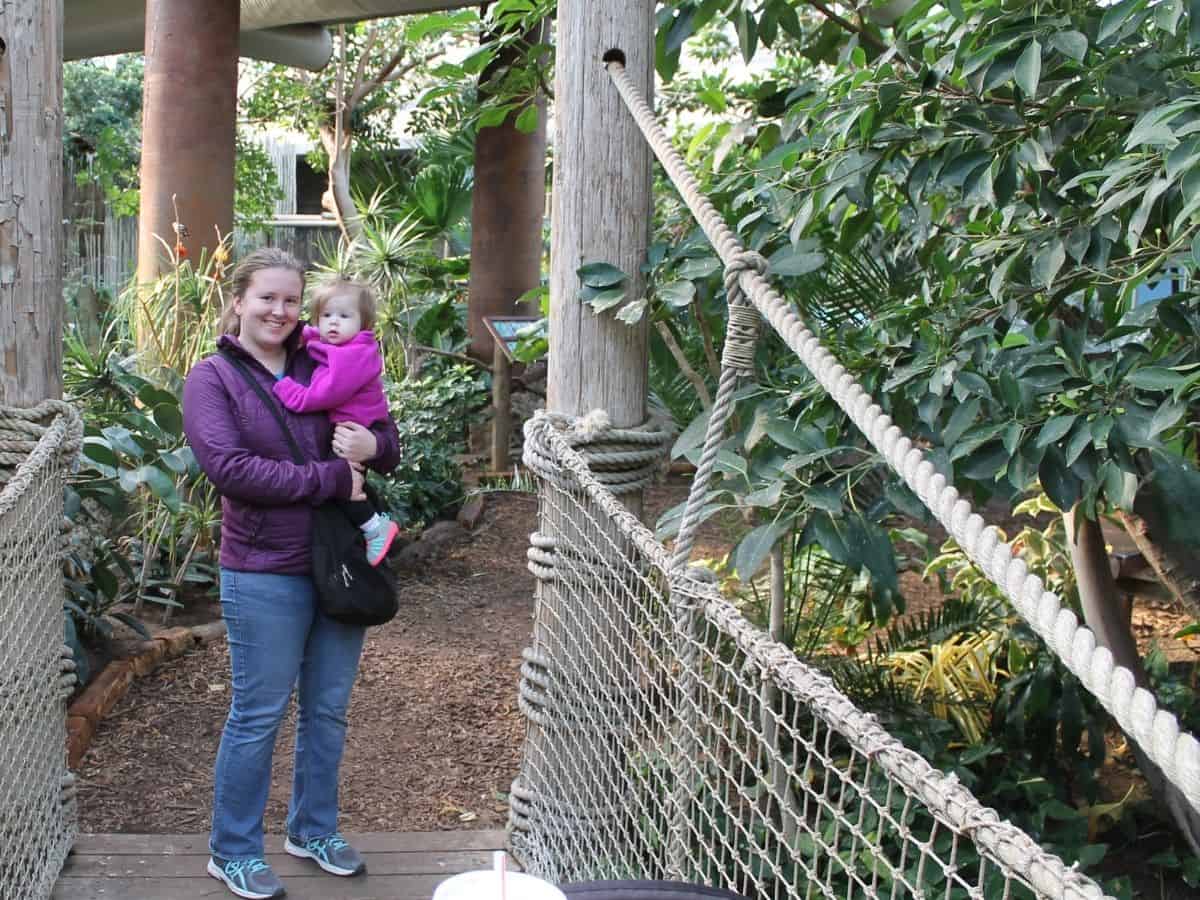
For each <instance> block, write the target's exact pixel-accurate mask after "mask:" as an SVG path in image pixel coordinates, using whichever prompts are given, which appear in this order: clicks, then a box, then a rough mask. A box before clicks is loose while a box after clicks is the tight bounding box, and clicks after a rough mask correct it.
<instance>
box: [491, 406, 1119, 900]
mask: <svg viewBox="0 0 1200 900" xmlns="http://www.w3.org/2000/svg"><path fill="white" fill-rule="evenodd" d="M604 438H605V435H603V434H600V435H597V437H596V440H597V441H598V442H602V441H603V440H604ZM526 447H527V449H526V457H525V458H526V462H527V464H529V465H530V467H531V468H532V469H533V470H534V471H535V472H536V473H537V475H538V476H539V479H540V482H541V491H540V494H539V503H540V519H539V522H540V524H539V529H540V530H539V531H538V532H537V533H536V534H535V535H534V539H533V547H532V549H531V550H530V569H531V570H532V571H533V572H534V574H535V575H536V576H537V578H538V588H537V593H536V598H537V610H536V620H535V621H536V624H535V629H534V640H533V645H532V646H531V647H530V648H528V649H527V650H526V651H525V654H524V664H523V666H522V681H521V694H520V705H521V709H522V711H523V712H524V714H525V715H526V717H527V719H528V733H527V737H526V744H525V750H524V756H523V761H522V768H521V774H520V776H519V777H518V779H517V781H516V782H515V783H514V784H513V787H512V794H511V817H510V830H511V839H512V847H513V850H514V852H515V853H516V855H517V856H518V858H519V859H520V860H521V862H522V864H523V865H524V866H525V867H526V868H527V870H528V871H530V872H533V873H535V874H537V875H539V876H541V877H544V878H547V879H549V880H551V881H554V882H557V883H564V882H571V881H580V880H590V879H596V878H653V879H671V880H683V881H688V882H692V883H705V884H712V885H717V886H721V887H726V888H728V889H731V890H734V891H737V892H739V893H741V894H744V895H746V896H752V897H772V898H815V897H823V898H828V900H848V898H853V897H864V898H865V897H889V898H890V897H944V898H988V900H992V898H1010V897H1011V898H1026V897H1039V898H1041V897H1045V898H1077V900H1082V898H1092V900H1095V898H1100V897H1103V896H1104V894H1103V892H1102V891H1101V890H1100V888H1099V887H1097V886H1096V885H1095V884H1094V883H1093V882H1092V881H1091V880H1090V879H1088V878H1087V877H1086V876H1084V875H1082V874H1081V873H1079V872H1076V871H1074V870H1073V869H1071V868H1069V867H1067V866H1066V865H1065V864H1064V863H1063V862H1062V861H1061V860H1059V859H1058V858H1057V857H1055V856H1053V855H1051V854H1049V853H1046V852H1045V851H1044V850H1042V849H1041V848H1040V847H1039V846H1038V845H1037V844H1036V843H1035V842H1034V841H1033V840H1032V839H1031V838H1030V837H1029V836H1028V835H1026V834H1025V833H1024V832H1022V831H1021V830H1020V829H1018V828H1016V827H1015V826H1013V825H1011V824H1009V823H1007V822H1005V821H1003V820H1002V819H1001V818H1000V816H999V815H998V814H997V813H996V812H995V811H993V810H991V809H988V808H987V807H984V806H983V805H982V804H980V803H979V802H978V801H977V800H976V799H975V798H974V797H973V796H972V795H971V793H970V792H969V791H968V790H966V789H965V788H964V787H963V786H962V785H960V784H959V783H958V781H957V779H955V778H954V777H953V776H951V775H945V774H943V773H941V772H939V771H937V770H935V769H933V768H932V767H930V765H929V764H928V763H927V762H926V761H925V760H924V759H923V758H922V757H921V756H920V755H918V754H917V753H915V752H913V751H911V750H908V749H906V748H905V747H904V746H903V745H902V744H901V743H900V742H899V741H897V740H896V739H894V738H892V737H891V736H889V735H888V733H887V732H886V731H885V730H884V729H883V728H882V727H881V726H880V725H878V724H877V723H876V721H875V720H874V718H873V717H872V716H870V715H868V714H866V713H864V712H862V711H860V710H858V709H857V708H856V707H855V706H854V704H853V703H852V702H851V701H850V700H849V699H848V698H846V697H845V696H844V695H843V694H842V693H841V692H840V691H838V690H837V688H835V687H834V685H833V684H832V683H831V682H830V680H829V679H828V678H827V677H826V676H824V675H822V674H821V673H819V672H817V671H816V670H814V669H811V668H809V667H808V666H806V665H804V664H803V663H801V662H800V661H799V660H798V659H797V658H796V656H795V654H794V653H793V652H792V651H791V650H790V649H789V648H787V647H786V646H784V645H782V644H780V643H777V642H775V641H773V640H771V639H770V638H769V637H768V636H767V635H766V634H764V633H763V632H762V631H761V630H760V629H759V628H757V627H756V626H755V625H753V624H752V623H750V622H749V621H748V620H746V619H745V618H744V617H743V616H742V615H741V613H739V612H738V611H737V609H735V608H734V607H733V606H732V605H731V604H730V603H729V602H728V601H726V600H725V599H723V598H722V597H721V595H720V592H719V591H718V590H717V588H716V586H715V585H714V584H712V583H711V582H710V581H709V580H707V579H706V578H705V573H703V571H702V570H696V569H682V570H681V569H672V567H671V551H669V550H668V549H667V548H665V547H664V546H662V545H661V544H659V543H658V542H657V541H656V540H655V538H654V536H653V534H652V533H651V532H650V531H649V530H648V529H646V528H645V527H644V526H643V525H641V523H640V522H639V521H638V519H637V518H636V517H635V516H634V515H633V513H632V512H630V511H629V510H627V509H626V508H625V507H624V506H623V505H622V504H621V501H620V499H619V498H618V497H617V496H616V495H615V494H613V493H612V492H611V491H610V490H609V489H608V488H607V487H605V486H604V485H603V484H601V483H600V481H599V480H598V479H597V478H596V477H595V476H594V475H593V473H592V471H591V465H590V460H589V459H588V458H586V457H589V456H590V450H591V447H590V443H589V441H588V440H586V439H583V438H581V436H580V432H579V430H578V429H577V428H574V427H572V426H570V425H569V424H567V423H565V422H564V421H562V420H560V419H556V418H555V417H552V416H539V417H538V418H536V419H534V420H532V421H531V422H530V423H529V424H528V426H527V427H526ZM581 451H582V452H581Z"/></svg>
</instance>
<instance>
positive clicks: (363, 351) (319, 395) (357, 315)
mask: <svg viewBox="0 0 1200 900" xmlns="http://www.w3.org/2000/svg"><path fill="white" fill-rule="evenodd" d="M311 315H312V320H313V321H314V322H316V323H317V327H316V328H314V327H312V326H311V325H305V326H304V331H303V336H304V342H305V347H306V349H307V350H308V354H309V356H311V357H312V358H313V361H314V362H315V363H316V364H317V368H316V371H315V372H313V376H312V381H311V383H310V384H309V385H308V386H307V387H306V386H305V385H302V384H299V383H298V382H296V381H294V380H293V379H291V378H286V377H285V378H281V379H279V381H277V382H276V383H275V396H277V397H278V398H279V399H280V400H281V401H282V402H283V405H284V406H286V407H287V408H288V409H290V410H291V411H292V412H298V413H306V412H317V411H325V412H328V413H329V420H330V421H331V422H332V423H333V424H334V425H335V426H336V425H337V423H338V422H357V423H358V424H359V425H362V426H364V427H367V428H369V427H370V426H371V424H372V423H374V422H377V421H379V420H380V419H386V418H387V416H388V405H387V398H386V397H385V396H384V394H383V379H382V378H381V377H380V376H381V373H382V372H383V356H382V354H381V353H380V352H379V345H378V344H377V343H376V342H375V335H374V334H373V333H372V332H371V327H372V326H373V325H374V324H375V295H374V294H373V293H372V292H371V289H370V288H369V287H368V286H367V285H365V284H360V283H358V282H356V281H349V280H347V279H344V278H336V279H333V280H331V281H327V282H325V283H323V284H321V285H318V286H317V287H316V288H315V289H314V290H313V297H312V311H311ZM338 503H339V505H341V507H342V509H343V510H345V512H346V515H347V516H349V517H350V520H351V521H352V522H354V524H355V525H357V526H358V527H359V528H361V529H362V532H363V536H364V538H365V540H366V542H367V560H368V561H369V562H370V563H371V565H373V566H377V565H379V563H380V562H382V561H383V559H384V557H385V556H387V552H388V549H389V548H390V547H391V546H392V541H394V540H395V539H396V535H397V534H398V533H399V531H400V529H399V528H397V527H396V523H395V522H393V521H392V520H391V519H390V518H389V517H388V516H387V515H385V514H384V513H381V512H378V511H377V510H376V509H375V507H374V506H373V505H372V504H371V501H370V500H368V499H367V498H366V497H365V496H362V497H355V498H351V499H350V500H340V501H338Z"/></svg>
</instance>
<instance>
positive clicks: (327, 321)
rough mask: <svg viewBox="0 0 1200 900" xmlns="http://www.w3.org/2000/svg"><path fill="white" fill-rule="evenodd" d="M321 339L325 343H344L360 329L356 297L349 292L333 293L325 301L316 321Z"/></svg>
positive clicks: (360, 322)
mask: <svg viewBox="0 0 1200 900" xmlns="http://www.w3.org/2000/svg"><path fill="white" fill-rule="evenodd" d="M317 328H318V329H319V330H320V332H321V340H323V341H324V342H325V343H327V344H335V345H337V344H344V343H346V341H348V340H350V338H352V337H354V336H355V335H356V334H358V332H359V331H361V330H362V316H361V315H359V312H358V299H357V298H356V297H354V296H353V295H351V294H334V295H333V296H332V297H330V298H329V299H328V300H326V301H325V306H324V307H323V308H322V309H321V316H320V318H319V320H318V321H317Z"/></svg>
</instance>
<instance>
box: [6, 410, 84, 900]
mask: <svg viewBox="0 0 1200 900" xmlns="http://www.w3.org/2000/svg"><path fill="white" fill-rule="evenodd" d="M82 435H83V426H82V422H81V420H80V418H79V414H78V413H77V412H75V410H74V409H72V408H71V407H70V406H69V405H67V404H66V403H63V402H61V401H52V400H48V401H45V402H43V403H41V404H39V405H38V406H36V407H33V408H32V409H14V408H11V407H0V747H3V748H4V752H3V754H0V829H2V834H3V839H2V840H0V900H29V898H39V897H49V896H50V891H51V889H52V888H53V886H54V881H55V879H56V878H57V877H58V873H59V871H60V870H61V869H62V865H63V861H64V860H65V859H66V856H67V851H68V850H69V849H70V847H71V841H72V840H73V838H74V832H75V789H74V779H73V777H72V776H71V775H70V773H69V772H68V771H67V767H66V707H65V701H66V698H67V697H68V696H70V693H71V690H72V687H73V685H74V682H75V675H74V668H75V664H74V661H73V659H72V657H71V651H70V649H69V648H67V647H66V646H65V645H64V644H63V573H62V553H63V549H64V546H65V543H64V528H63V525H64V521H65V520H64V518H63V483H64V479H65V476H66V473H67V472H68V471H69V470H70V468H71V466H73V465H74V463H75V460H76V456H77V454H78V452H79V447H80V442H81V439H82Z"/></svg>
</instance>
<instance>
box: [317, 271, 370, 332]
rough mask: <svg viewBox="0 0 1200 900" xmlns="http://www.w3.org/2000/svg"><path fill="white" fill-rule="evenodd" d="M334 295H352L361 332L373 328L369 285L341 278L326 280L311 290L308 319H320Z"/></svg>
mask: <svg viewBox="0 0 1200 900" xmlns="http://www.w3.org/2000/svg"><path fill="white" fill-rule="evenodd" d="M336 294H352V295H353V296H354V302H355V303H356V304H358V317H359V319H360V320H361V326H360V327H361V328H362V330H363V331H370V330H371V329H372V328H374V327H375V315H376V313H375V309H376V301H375V291H374V290H372V289H371V286H370V285H369V284H364V283H363V282H361V281H353V280H351V279H349V278H341V277H336V278H329V279H326V280H325V281H322V282H320V283H319V284H318V285H317V286H316V287H314V288H313V289H312V302H311V303H310V304H309V312H308V317H309V319H310V320H311V321H313V322H316V321H317V320H318V319H320V318H321V310H323V309H324V308H325V304H326V303H328V302H329V300H330V298H332V297H333V296H334V295H336Z"/></svg>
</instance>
